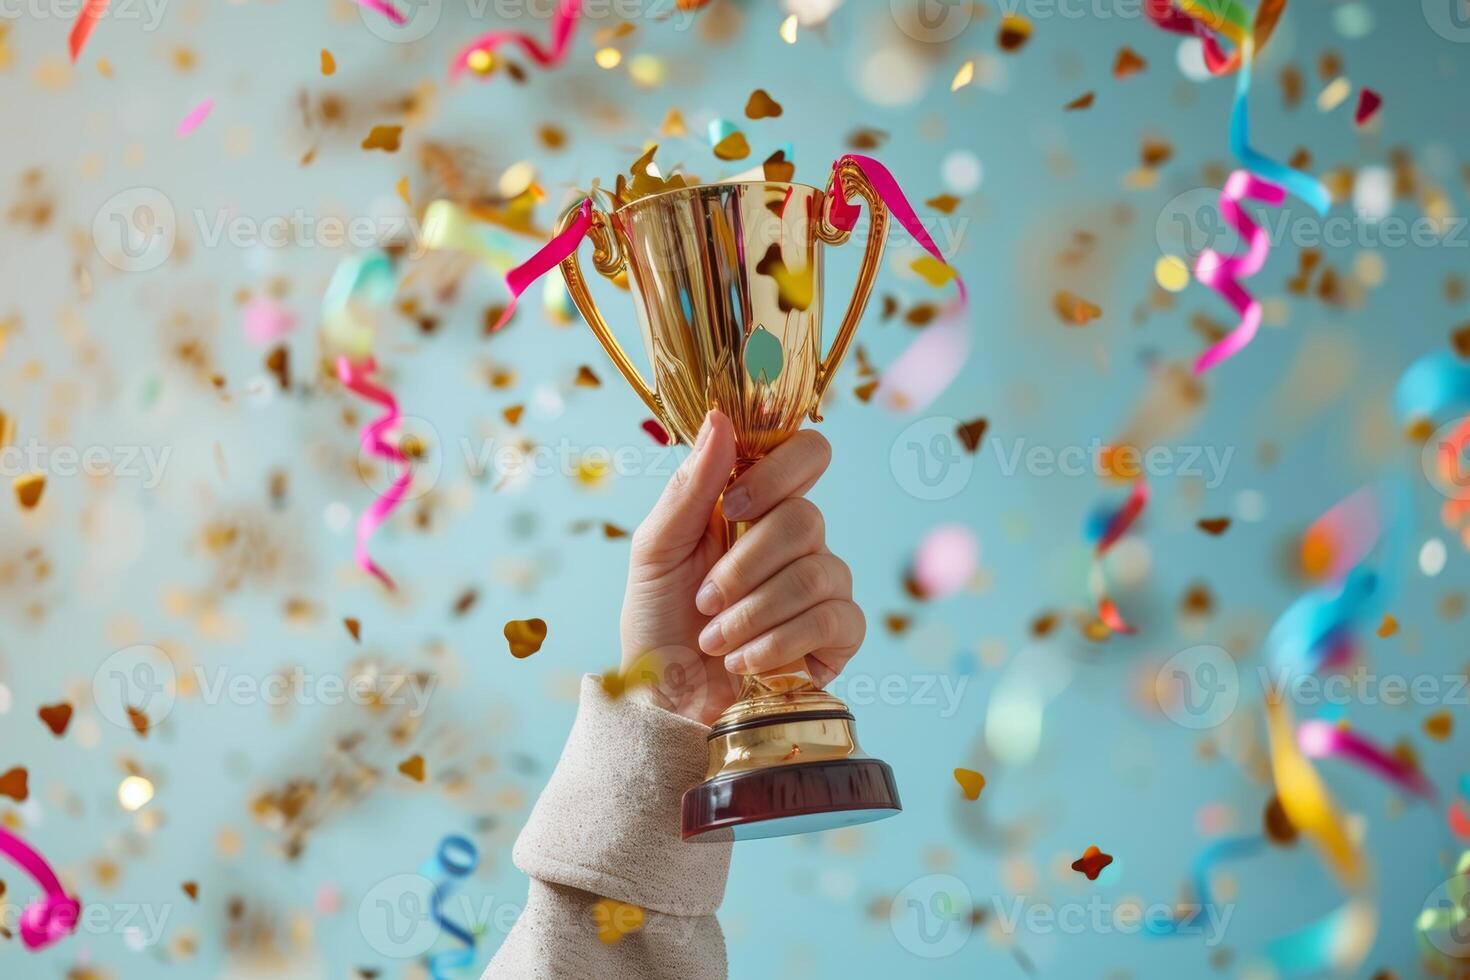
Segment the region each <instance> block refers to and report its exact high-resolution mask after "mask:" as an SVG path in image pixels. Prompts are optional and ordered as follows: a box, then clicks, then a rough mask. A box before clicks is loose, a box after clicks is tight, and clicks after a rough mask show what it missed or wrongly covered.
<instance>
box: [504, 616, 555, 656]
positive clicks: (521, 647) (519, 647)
mask: <svg viewBox="0 0 1470 980" xmlns="http://www.w3.org/2000/svg"><path fill="white" fill-rule="evenodd" d="M505 639H506V642H508V643H509V644H510V655H511V656H512V657H515V658H516V659H517V660H524V659H525V658H527V657H529V656H530V655H531V654H533V653H535V652H536V651H537V650H540V649H541V644H542V643H545V642H546V620H544V619H512V620H511V621H510V622H508V623H506V624H505Z"/></svg>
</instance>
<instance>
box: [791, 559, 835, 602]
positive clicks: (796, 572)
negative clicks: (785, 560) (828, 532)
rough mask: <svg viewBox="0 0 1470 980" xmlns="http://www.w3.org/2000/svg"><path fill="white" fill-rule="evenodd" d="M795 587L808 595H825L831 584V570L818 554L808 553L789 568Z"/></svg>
mask: <svg viewBox="0 0 1470 980" xmlns="http://www.w3.org/2000/svg"><path fill="white" fill-rule="evenodd" d="M791 574H792V577H793V578H794V579H795V580H796V582H795V584H796V588H797V589H798V590H799V591H801V592H805V593H807V594H809V595H826V594H827V590H828V589H829V588H831V586H832V578H831V572H830V571H829V569H828V567H827V563H826V562H824V561H823V560H822V558H821V556H820V555H808V556H806V557H805V558H802V559H801V560H799V561H798V562H797V563H796V564H795V565H794V566H793V567H792V569H791Z"/></svg>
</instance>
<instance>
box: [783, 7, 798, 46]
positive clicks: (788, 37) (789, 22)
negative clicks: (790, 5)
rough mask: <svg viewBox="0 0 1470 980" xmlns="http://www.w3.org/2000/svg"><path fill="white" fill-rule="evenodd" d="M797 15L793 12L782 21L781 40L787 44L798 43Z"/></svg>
mask: <svg viewBox="0 0 1470 980" xmlns="http://www.w3.org/2000/svg"><path fill="white" fill-rule="evenodd" d="M797 23H798V22H797V19H796V15H795V14H792V15H790V16H789V17H787V18H786V19H785V20H783V21H782V22H781V40H783V41H785V42H786V43H787V44H795V43H796V25H797Z"/></svg>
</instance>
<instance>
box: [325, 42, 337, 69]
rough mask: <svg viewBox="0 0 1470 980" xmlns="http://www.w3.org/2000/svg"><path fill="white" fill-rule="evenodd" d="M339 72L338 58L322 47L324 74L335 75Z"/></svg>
mask: <svg viewBox="0 0 1470 980" xmlns="http://www.w3.org/2000/svg"><path fill="white" fill-rule="evenodd" d="M336 73H337V59H336V58H334V57H332V52H330V51H328V50H327V49H326V48H322V74H323V75H335V74H336Z"/></svg>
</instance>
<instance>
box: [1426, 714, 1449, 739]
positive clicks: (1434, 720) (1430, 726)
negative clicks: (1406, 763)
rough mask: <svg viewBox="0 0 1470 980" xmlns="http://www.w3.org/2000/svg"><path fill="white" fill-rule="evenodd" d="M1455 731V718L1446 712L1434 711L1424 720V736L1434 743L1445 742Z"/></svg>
mask: <svg viewBox="0 0 1470 980" xmlns="http://www.w3.org/2000/svg"><path fill="white" fill-rule="evenodd" d="M1454 729H1455V718H1454V716H1453V715H1451V714H1450V713H1449V712H1448V711H1436V712H1435V713H1434V714H1432V715H1430V716H1429V717H1428V718H1425V719H1424V734H1425V735H1428V736H1429V737H1430V738H1432V739H1434V740H1435V741H1436V742H1444V741H1447V740H1448V739H1449V737H1450V735H1451V734H1452V733H1453V732H1454Z"/></svg>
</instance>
